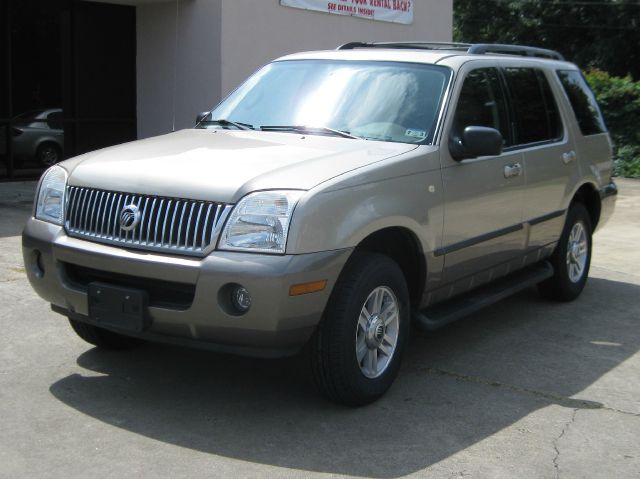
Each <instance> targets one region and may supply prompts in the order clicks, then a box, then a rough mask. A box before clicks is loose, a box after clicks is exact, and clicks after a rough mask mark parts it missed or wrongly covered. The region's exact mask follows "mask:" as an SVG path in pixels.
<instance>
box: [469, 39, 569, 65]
mask: <svg viewBox="0 0 640 479" xmlns="http://www.w3.org/2000/svg"><path fill="white" fill-rule="evenodd" d="M467 53H477V54H484V53H506V54H508V55H520V56H524V57H539V58H551V59H553V60H562V61H564V57H563V56H562V54H561V53H560V52H557V51H555V50H547V49H546V48H538V47H528V46H525V45H505V44H502V43H476V44H474V45H471V47H470V48H469V50H467Z"/></svg>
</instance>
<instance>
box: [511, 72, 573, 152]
mask: <svg viewBox="0 0 640 479" xmlns="http://www.w3.org/2000/svg"><path fill="white" fill-rule="evenodd" d="M504 72H505V76H506V79H507V83H508V85H509V91H510V93H511V103H512V105H513V110H514V113H515V125H516V131H515V143H516V144H519V145H524V144H528V143H539V142H543V141H552V140H557V139H559V138H560V137H562V122H561V121H560V114H559V113H558V106H557V104H556V101H555V98H554V97H553V93H552V92H551V88H550V87H549V82H548V81H547V79H546V77H545V76H544V74H543V73H542V71H540V70H537V69H535V68H512V67H510V68H505V70H504Z"/></svg>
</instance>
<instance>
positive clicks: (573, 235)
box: [538, 202, 592, 301]
mask: <svg viewBox="0 0 640 479" xmlns="http://www.w3.org/2000/svg"><path fill="white" fill-rule="evenodd" d="M581 232H582V233H583V234H582V233H581ZM591 232H592V227H591V218H590V216H589V212H588V211H587V209H586V208H585V206H584V205H583V204H582V203H578V202H574V203H572V204H571V206H570V207H569V212H568V213H567V220H566V222H565V225H564V230H563V231H562V235H561V236H560V240H559V242H558V246H556V249H555V251H554V252H553V255H552V256H551V258H550V262H551V264H552V266H553V269H554V275H553V276H552V277H551V278H549V279H547V280H545V281H543V282H542V283H540V284H539V285H538V291H539V293H540V295H541V296H543V297H544V298H547V299H552V300H555V301H573V300H574V299H576V298H577V297H578V296H580V293H582V290H583V289H584V286H585V284H586V283H587V278H588V276H589V266H590V265H591V246H592V239H591ZM572 245H576V246H572ZM583 247H586V251H584V253H582V252H581V251H582V248H583Z"/></svg>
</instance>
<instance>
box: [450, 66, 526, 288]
mask: <svg viewBox="0 0 640 479" xmlns="http://www.w3.org/2000/svg"><path fill="white" fill-rule="evenodd" d="M462 75H464V77H465V80H464V83H463V84H462V85H461V86H460V83H458V91H457V92H454V98H458V100H457V101H454V104H456V109H455V112H454V113H452V118H450V119H449V120H448V122H447V126H446V127H445V131H446V132H448V134H447V135H445V139H444V140H443V142H442V144H443V145H444V146H443V147H442V164H443V172H442V176H443V187H444V195H445V220H444V230H443V247H442V249H441V250H440V251H439V252H438V253H440V254H444V255H445V280H446V281H447V282H451V281H456V280H458V279H460V278H462V277H464V276H468V275H471V274H473V273H476V272H478V271H481V270H484V269H488V268H491V267H494V266H496V265H498V264H500V263H503V262H506V261H508V260H510V259H513V258H514V257H516V256H518V255H519V254H521V253H522V250H523V247H524V230H523V228H522V202H523V195H524V178H525V174H524V162H523V156H522V153H521V152H519V151H515V152H506V153H503V154H502V155H500V156H497V157H482V158H477V159H468V160H463V161H461V162H458V161H455V160H453V158H451V156H450V154H449V150H448V148H447V147H446V145H448V141H449V138H454V139H455V138H458V137H459V135H460V134H461V132H462V131H463V130H464V127H466V126H471V125H473V126H488V127H492V128H496V129H497V130H499V131H500V132H501V133H502V135H503V138H504V139H505V146H507V147H508V146H509V145H510V142H511V133H510V129H509V118H508V113H507V108H506V101H505V97H504V93H503V88H502V83H501V80H500V75H499V73H498V71H497V69H495V68H476V69H468V70H466V71H465V70H463V71H462ZM452 110H453V109H452ZM515 165H519V166H520V171H519V174H518V172H517V171H516V172H515V174H513V171H514V169H513V168H512V167H514V166H515ZM509 172H511V173H512V174H508V173H509Z"/></svg>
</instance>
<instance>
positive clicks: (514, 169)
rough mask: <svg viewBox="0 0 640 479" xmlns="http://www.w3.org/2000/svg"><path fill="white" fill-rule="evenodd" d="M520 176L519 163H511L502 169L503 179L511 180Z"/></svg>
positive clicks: (520, 166)
mask: <svg viewBox="0 0 640 479" xmlns="http://www.w3.org/2000/svg"><path fill="white" fill-rule="evenodd" d="M521 174H522V165H521V164H520V163H512V164H511V165H507V166H505V167H504V177H505V178H513V177H514V176H520V175H521Z"/></svg>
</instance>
